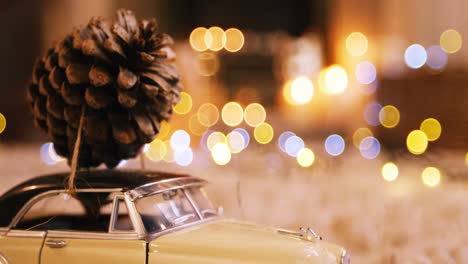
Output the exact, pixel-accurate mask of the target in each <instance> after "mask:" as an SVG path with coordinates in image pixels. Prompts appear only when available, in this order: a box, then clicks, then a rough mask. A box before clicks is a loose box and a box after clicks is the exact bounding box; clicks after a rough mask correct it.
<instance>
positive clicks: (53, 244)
mask: <svg viewBox="0 0 468 264" xmlns="http://www.w3.org/2000/svg"><path fill="white" fill-rule="evenodd" d="M45 244H46V246H48V247H50V248H63V247H65V246H66V245H67V242H65V241H63V240H47V241H46V242H45Z"/></svg>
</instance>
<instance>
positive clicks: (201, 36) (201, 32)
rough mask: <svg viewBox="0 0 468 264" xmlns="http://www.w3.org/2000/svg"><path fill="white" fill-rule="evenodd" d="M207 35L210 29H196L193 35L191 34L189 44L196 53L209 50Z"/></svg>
mask: <svg viewBox="0 0 468 264" xmlns="http://www.w3.org/2000/svg"><path fill="white" fill-rule="evenodd" d="M207 33H208V29H206V28H204V27H198V28H195V29H194V30H193V31H192V33H190V37H189V42H190V46H191V47H192V49H194V50H196V51H205V50H207V49H208V46H207V45H206V41H205V37H206V35H207Z"/></svg>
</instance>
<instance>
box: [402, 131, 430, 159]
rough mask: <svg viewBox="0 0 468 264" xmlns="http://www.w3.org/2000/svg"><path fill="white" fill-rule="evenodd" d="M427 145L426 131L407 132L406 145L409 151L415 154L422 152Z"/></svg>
mask: <svg viewBox="0 0 468 264" xmlns="http://www.w3.org/2000/svg"><path fill="white" fill-rule="evenodd" d="M427 145H428V140H427V136H426V133H424V132H422V131H421V130H413V131H411V132H410V133H409V134H408V137H407V138H406V147H407V148H408V150H409V152H411V153H413V154H415V155H421V154H423V153H424V152H425V151H426V149H427Z"/></svg>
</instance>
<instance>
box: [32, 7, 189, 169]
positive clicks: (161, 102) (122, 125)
mask: <svg viewBox="0 0 468 264" xmlns="http://www.w3.org/2000/svg"><path fill="white" fill-rule="evenodd" d="M172 44H173V40H172V39H171V37H170V36H168V35H167V34H163V33H158V32H157V24H156V21H155V20H141V21H139V22H138V21H137V20H136V18H135V16H134V15H133V12H132V11H129V10H119V11H117V21H116V22H115V23H113V24H109V23H108V22H107V21H106V20H104V19H102V18H93V19H91V21H90V22H89V23H88V25H87V26H85V27H82V28H80V29H77V30H75V31H74V32H73V33H71V34H69V35H68V36H66V37H65V38H64V39H63V40H61V41H60V42H58V43H57V44H56V45H55V47H52V48H50V49H49V50H48V51H47V53H46V54H45V56H44V57H42V58H41V59H38V60H37V62H36V63H35V65H34V69H33V73H32V81H31V84H30V85H29V87H28V88H29V89H28V93H27V94H28V101H29V103H30V105H31V109H32V112H33V114H34V118H35V123H36V125H37V126H38V127H40V128H41V129H42V130H44V131H45V132H46V133H47V134H48V136H49V138H50V139H51V140H52V141H53V142H54V146H55V150H56V151H57V153H58V154H59V155H61V156H63V157H66V158H68V161H69V163H70V161H71V159H72V154H73V148H74V144H75V141H76V137H77V134H78V127H79V123H80V117H81V113H82V111H83V109H84V111H85V113H84V126H83V133H82V140H81V142H82V143H81V145H80V152H79V161H78V166H79V167H95V166H99V165H100V164H101V163H105V164H106V165H107V167H109V168H112V167H115V166H116V165H117V164H118V163H119V161H120V160H122V159H128V158H133V157H135V156H136V155H138V153H139V152H140V150H141V148H142V146H143V145H144V144H146V143H149V142H151V141H152V140H153V139H154V138H155V137H156V135H157V133H158V132H159V124H160V122H161V121H163V120H169V119H170V117H171V115H172V107H173V106H174V105H175V104H176V103H177V102H178V101H179V99H180V91H181V86H180V83H179V74H178V72H177V69H176V68H175V66H174V65H173V62H174V60H175V53H174V51H173V50H172V48H171V45H172Z"/></svg>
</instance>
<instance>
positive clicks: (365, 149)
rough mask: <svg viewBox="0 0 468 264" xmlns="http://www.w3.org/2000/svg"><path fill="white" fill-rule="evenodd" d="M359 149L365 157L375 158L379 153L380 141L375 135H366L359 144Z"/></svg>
mask: <svg viewBox="0 0 468 264" xmlns="http://www.w3.org/2000/svg"><path fill="white" fill-rule="evenodd" d="M359 151H360V152H361V155H362V156H363V157H364V158H366V159H375V158H376V157H377V156H378V155H379V154H380V142H379V140H378V139H377V138H375V137H366V138H364V139H363V140H362V141H361V144H359Z"/></svg>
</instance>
